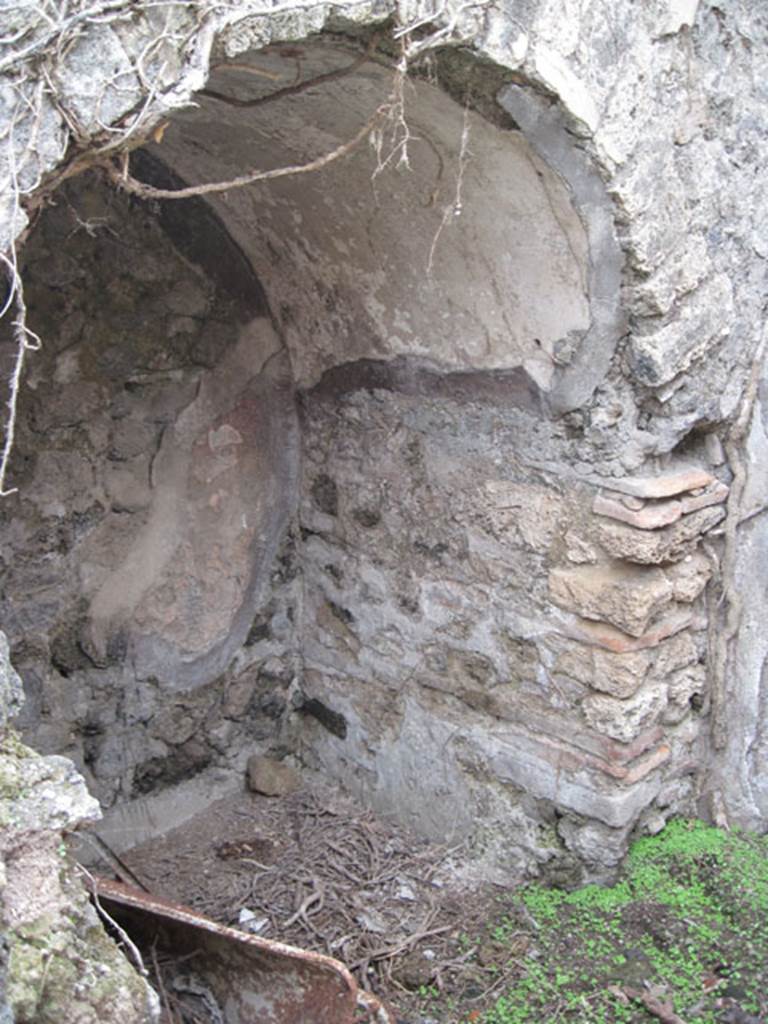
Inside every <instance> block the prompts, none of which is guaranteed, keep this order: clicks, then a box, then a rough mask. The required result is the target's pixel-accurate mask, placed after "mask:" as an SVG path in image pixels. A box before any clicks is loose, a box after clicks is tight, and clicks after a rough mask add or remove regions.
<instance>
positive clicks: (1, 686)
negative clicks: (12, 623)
mask: <svg viewBox="0 0 768 1024" xmlns="http://www.w3.org/2000/svg"><path fill="white" fill-rule="evenodd" d="M23 703H24V690H23V688H22V685H21V679H20V678H19V675H18V673H17V672H16V670H15V669H14V667H13V665H12V664H11V659H10V654H9V649H8V640H7V638H6V635H5V633H3V632H2V630H0V734H1V733H2V732H3V730H4V729H5V727H6V726H7V724H8V721H9V719H11V718H14V717H15V716H16V715H17V714H18V713H19V711H21V708H22V705H23Z"/></svg>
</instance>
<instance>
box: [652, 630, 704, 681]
mask: <svg viewBox="0 0 768 1024" xmlns="http://www.w3.org/2000/svg"><path fill="white" fill-rule="evenodd" d="M698 658H699V652H698V650H697V648H696V643H695V641H694V639H693V636H692V635H691V634H690V633H689V632H687V631H683V632H682V633H678V634H677V635H676V636H673V637H671V638H670V639H669V640H665V641H664V643H663V644H660V645H659V647H658V648H657V650H656V652H655V660H654V663H653V668H652V670H651V676H652V678H653V679H654V680H664V679H666V678H667V677H668V676H669V675H671V673H672V672H676V671H677V670H678V669H681V668H685V666H686V665H691V664H693V663H694V662H695V661H698Z"/></svg>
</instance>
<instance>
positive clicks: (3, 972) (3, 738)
mask: <svg viewBox="0 0 768 1024" xmlns="http://www.w3.org/2000/svg"><path fill="white" fill-rule="evenodd" d="M22 696H23V695H22V692H21V684H20V681H19V678H18V676H17V675H16V673H15V671H14V670H13V668H12V666H11V664H10V661H9V659H8V643H7V641H6V638H5V636H4V635H3V633H1V632H0V1020H2V1021H3V1022H4V1024H33V1022H34V1024H60V1022H61V1021H72V1022H75V1021H77V1022H78V1024H97V1022H100V1021H105V1020H121V1021H126V1022H127V1024H150V1022H151V1021H154V1020H156V1019H157V1015H158V1009H159V1007H158V1004H157V999H156V996H155V995H154V993H153V992H152V991H151V990H150V989H149V987H148V986H147V984H146V983H145V981H144V980H143V979H142V978H141V977H140V976H139V975H138V974H137V973H136V972H135V971H134V970H133V968H132V967H131V966H130V965H129V963H128V961H127V960H126V959H125V958H124V957H123V955H122V953H121V951H120V950H119V949H118V947H117V946H116V945H115V943H114V942H113V941H112V940H111V939H110V938H109V937H108V936H107V934H106V933H105V931H104V928H103V926H102V924H101V922H100V920H99V918H98V916H97V914H96V911H95V910H94V909H93V907H92V906H91V905H90V903H89V902H88V898H87V896H86V893H85V891H84V889H83V886H82V884H81V882H80V880H79V879H78V878H77V876H76V874H75V869H74V867H73V865H72V863H71V861H70V860H69V858H68V855H67V853H66V851H65V849H64V845H63V835H64V833H65V832H69V831H71V830H72V829H74V828H76V827H77V826H78V825H79V824H82V823H84V822H93V821H94V820H95V819H97V818H98V817H99V808H98V804H97V803H96V801H95V800H94V799H93V797H91V796H90V795H89V794H88V792H87V790H86V788H85V783H84V781H83V779H82V778H81V777H80V776H79V775H78V774H77V772H76V771H75V769H74V766H73V764H72V763H71V762H70V761H68V760H67V759H66V758H63V757H56V756H54V757H40V756H39V755H37V754H35V753H34V751H32V750H30V749H29V748H28V747H25V746H24V745H23V744H22V743H21V742H20V740H19V739H18V736H17V735H16V733H15V732H14V730H13V728H12V727H11V726H10V724H9V719H10V718H11V717H13V716H15V714H16V713H17V711H18V709H19V706H20V704H21V702H22Z"/></svg>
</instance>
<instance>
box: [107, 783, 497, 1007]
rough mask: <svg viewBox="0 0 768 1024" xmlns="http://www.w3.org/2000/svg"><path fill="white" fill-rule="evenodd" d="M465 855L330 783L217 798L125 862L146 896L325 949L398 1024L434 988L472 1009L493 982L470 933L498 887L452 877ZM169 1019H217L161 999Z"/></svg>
mask: <svg viewBox="0 0 768 1024" xmlns="http://www.w3.org/2000/svg"><path fill="white" fill-rule="evenodd" d="M460 853H461V850H460V848H458V847H453V848H446V847H438V846H435V845H430V844H428V843H426V842H424V841H423V840H420V839H417V838H415V837H414V836H412V835H409V834H408V833H406V832H405V831H403V830H402V829H400V828H398V827H396V826H393V825H392V824H390V823H386V822H384V821H382V820H381V819H379V818H377V817H375V816H374V815H373V814H371V813H369V812H366V811H363V810H361V809H360V807H359V806H357V805H356V804H355V803H354V801H352V800H351V799H350V798H347V797H344V796H340V795H339V794H338V793H336V792H334V791H331V790H327V791H313V792H306V791H304V792H299V793H294V794H291V795H289V796H285V797H279V798H270V797H263V796H258V795H255V794H252V793H248V792H243V793H241V794H238V795H236V796H232V797H228V798H226V799H223V800H219V801H218V802H216V803H215V804H213V805H211V806H210V807H209V808H208V809H207V810H206V811H205V812H204V813H202V814H200V815H197V816H196V817H195V818H194V819H192V820H191V821H189V822H188V823H186V824H185V825H183V826H182V827H180V828H177V829H175V830H173V831H172V832H169V833H167V834H166V835H165V836H163V837H160V838H157V839H153V840H151V841H149V842H146V843H144V844H142V845H141V846H138V847H135V848H134V849H132V850H131V851H129V852H128V853H126V854H124V855H123V858H122V859H123V861H124V862H125V864H126V865H127V866H128V867H129V868H130V870H131V871H132V872H133V873H134V874H135V875H136V877H137V878H138V879H139V880H140V881H141V883H142V884H143V885H144V886H145V887H146V888H147V889H148V890H149V891H150V892H151V893H152V894H153V895H157V896H162V897H164V898H166V899H170V900H172V901H174V902H178V903H181V904H184V905H186V906H189V907H191V908H193V909H194V910H196V911H198V912H199V913H201V914H204V915H206V916H208V917H210V918H212V919H213V920H215V921H219V922H221V923H223V924H228V925H231V926H234V927H239V928H242V929H243V930H250V931H253V932H254V933H256V934H258V935H261V936H263V937H265V938H270V939H277V940H279V941H281V942H286V943H290V944H292V945H296V946H300V947H302V948H304V949H309V950H315V951H318V952H322V953H327V954H329V955H330V956H333V957H335V958H337V959H339V960H341V961H343V962H344V963H345V964H346V965H347V966H348V967H349V968H350V969H351V970H352V972H353V973H354V974H355V976H356V978H357V980H358V983H359V984H361V985H362V986H363V987H365V988H366V989H368V990H370V991H373V992H376V993H377V994H378V995H380V996H382V997H384V999H385V1000H387V1002H388V1003H389V1004H390V1005H391V1006H393V1007H394V1008H395V1010H396V1013H397V1014H398V1017H399V1018H401V1019H402V1020H403V1021H406V1022H407V1024H430V1022H431V1020H432V1018H431V1017H430V1016H429V1014H428V1013H426V1014H425V1013H424V1012H423V1011H424V1009H425V1007H427V1006H428V1004H429V1002H430V1001H431V1000H432V999H433V997H434V995H435V994H436V993H440V994H445V995H446V996H447V997H448V998H449V999H450V1000H451V1002H452V1003H454V1005H456V1007H457V1009H458V1005H459V1003H460V1004H461V1007H462V1011H466V1012H467V1013H471V1012H472V1010H473V1008H475V1009H477V1008H479V1007H484V1006H485V1005H487V1004H488V1001H489V999H490V997H491V996H492V994H493V991H495V990H496V989H497V987H498V983H499V980H500V979H499V971H498V968H497V967H496V966H495V965H491V963H490V959H489V963H488V968H487V969H486V968H485V967H484V966H483V964H482V957H480V959H479V960H478V956H477V954H478V946H477V944H476V943H475V944H468V943H467V941H466V936H468V935H476V934H478V933H480V932H481V931H482V930H483V929H484V927H485V924H486V922H487V921H488V920H489V919H491V918H492V917H493V916H497V915H498V911H495V912H494V900H495V898H496V895H497V894H498V892H499V890H498V889H495V888H494V887H489V888H488V889H487V890H486V891H480V890H478V889H476V888H475V889H468V888H466V887H465V886H462V885H461V884H460V883H458V882H457V881H456V874H455V871H453V870H452V866H453V863H454V858H456V857H457V856H459V855H460ZM163 969H164V970H166V971H167V970H172V969H173V965H164V967H163ZM167 980H168V979H166V982H167ZM164 987H165V988H166V989H168V990H172V986H171V985H168V984H167V983H166V985H165V986H164ZM174 1014H175V1015H174ZM166 1016H167V1019H168V1020H169V1021H172V1022H173V1024H176V1022H177V1021H178V1022H179V1024H181V1022H182V1021H183V1022H184V1024H186V1022H189V1024H198V1022H200V1024H202V1022H205V1024H208V1021H213V1020H215V1019H216V1018H215V1015H212V1014H206V1011H205V1008H204V1007H202V1006H201V1005H198V1006H197V1007H196V1008H194V1009H190V1008H189V1007H187V1008H184V1007H181V1006H180V1005H179V1006H176V1007H175V1008H167V1012H166Z"/></svg>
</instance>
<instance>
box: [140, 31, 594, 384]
mask: <svg viewBox="0 0 768 1024" xmlns="http://www.w3.org/2000/svg"><path fill="white" fill-rule="evenodd" d="M296 54H299V55H300V56H299V58H298V61H299V63H300V66H301V74H302V76H303V78H305V79H306V78H310V77H315V76H317V75H325V74H327V73H328V72H332V71H336V70H338V69H341V68H345V67H347V66H348V65H350V64H351V63H352V62H353V61H354V60H355V59H356V57H357V56H358V52H356V51H354V50H352V49H351V47H350V45H349V44H347V43H343V42H339V41H330V42H329V41H324V42H313V43H310V44H306V45H303V46H301V47H300V48H299V49H297V48H295V47H291V48H289V49H285V50H283V51H281V49H280V47H272V48H269V49H268V50H267V51H262V52H255V53H250V54H246V55H244V56H242V57H240V58H239V59H238V61H237V64H235V65H233V66H232V67H226V66H222V67H220V68H219V69H217V70H216V71H215V72H214V75H213V76H212V78H211V81H210V82H209V86H208V89H209V90H211V91H214V92H217V93H219V94H222V95H225V96H227V97H233V98H235V99H236V100H238V101H250V100H258V99H259V98H260V97H263V96H265V95H266V94H268V93H270V92H274V90H275V89H280V88H282V87H283V86H284V85H290V84H291V82H292V81H293V79H294V76H295V75H296V69H297V57H296ZM248 68H252V69H254V70H255V71H256V72H257V73H253V72H251V73H249V71H248V70H247V69H248ZM391 88H392V71H391V69H390V68H388V67H386V66H383V65H382V64H380V63H375V62H374V61H373V60H368V61H366V62H364V63H363V64H362V65H361V66H360V67H359V68H357V69H356V70H355V71H354V72H352V73H350V74H348V75H345V76H342V77H339V78H335V79H332V80H330V81H326V82H324V83H321V84H318V85H316V86H313V87H312V88H310V89H307V90H304V91H302V92H299V93H295V94H290V95H287V96H285V97H283V98H282V99H278V100H273V101H270V102H267V103H259V104H257V105H255V106H251V107H239V106H232V105H230V104H227V103H225V102H222V101H221V100H219V99H216V98H213V97H211V96H208V95H200V96H198V97H197V101H198V105H197V106H196V107H194V108H191V109H189V110H187V111H184V112H183V113H182V114H180V115H179V116H178V117H177V118H175V119H174V121H173V122H172V123H171V125H170V126H169V128H168V129H167V131H166V133H165V135H164V137H163V141H162V144H161V145H159V146H153V147H151V149H152V151H153V152H154V153H155V154H156V155H157V156H158V157H160V158H161V159H162V161H163V162H165V163H166V164H167V165H168V166H170V167H171V168H172V169H173V170H174V171H175V172H176V173H177V174H178V175H179V176H181V177H182V178H183V179H184V180H185V181H187V182H190V183H196V182H202V181H213V180H218V179H225V180H226V179H228V178H233V177H235V176H237V175H238V174H242V173H244V172H245V171H246V170H247V169H249V168H252V167H255V166H257V167H259V168H265V169H266V168H272V167H279V166H281V165H284V164H297V163H302V162H305V161H307V160H310V159H313V158H315V157H317V156H319V155H321V154H323V153H326V152H328V151H330V150H332V149H334V148H335V147H337V146H338V145H340V144H342V143H344V142H346V141H347V140H349V139H350V138H352V137H353V136H354V135H355V133H356V132H357V131H358V130H359V128H360V126H361V125H362V124H363V123H364V122H365V121H366V120H367V119H368V118H369V117H370V115H371V113H372V111H374V110H375V109H376V107H377V106H378V105H379V104H380V103H382V102H383V101H384V100H385V99H386V98H387V96H388V95H389V93H390V91H391ZM405 97H406V111H407V121H408V125H409V128H410V131H411V132H412V133H413V136H414V137H413V139H412V140H411V142H410V143H409V146H408V157H409V163H410V166H409V167H404V166H398V165H397V159H395V160H393V161H392V162H391V164H390V165H389V166H388V167H387V168H386V169H385V170H384V171H383V172H382V173H380V174H378V175H377V174H376V173H375V171H376V166H377V159H376V154H375V152H374V150H373V147H372V146H369V145H363V146H360V147H359V148H358V149H357V151H356V152H354V153H353V154H352V155H351V156H349V157H346V158H344V159H342V160H339V161H336V162H334V163H333V164H331V165H329V166H328V167H327V168H325V169H323V170H322V171H319V172H313V173H311V174H306V175H301V176H297V177H289V178H284V179H280V180H277V181H273V182H269V183H263V184H257V185H255V186H251V187H248V188H246V189H239V190H233V191H232V192H229V193H225V194H223V195H221V196H214V197H212V202H213V204H214V205H215V207H216V209H217V211H218V213H219V214H220V215H221V217H222V219H223V220H224V222H225V223H226V225H227V227H228V228H229V230H230V231H231V233H232V235H233V236H234V238H235V239H236V240H237V241H238V243H239V244H240V245H241V246H242V248H243V250H244V252H245V253H246V255H247V256H248V257H249V259H250V260H251V261H252V263H253V265H254V268H255V270H256V272H257V274H258V276H259V277H260V279H261V280H262V282H263V284H264V286H265V288H266V291H267V295H268V297H269V300H270V302H271V305H272V310H273V313H274V315H275V317H276V319H277V322H278V324H279V327H280V329H281V332H282V333H283V335H284V337H285V340H286V342H287V345H288V348H289V350H290V355H291V360H292V364H293V372H294V376H295V379H296V383H297V385H298V386H299V387H304V388H306V387H310V386H312V385H313V384H315V383H317V382H318V381H319V380H320V378H321V377H322V375H323V373H324V372H325V371H326V370H328V369H329V368H330V367H332V366H334V365H338V364H340V363H349V362H354V361H355V360H360V359H375V360H389V359H393V358H395V357H398V356H404V355H407V356H411V357H415V358H416V359H417V360H419V361H422V362H425V363H427V364H433V365H434V367H435V368H438V369H445V370H470V369H472V370H491V369H512V368H515V367H524V368H525V369H526V370H527V372H528V374H529V375H530V376H531V377H532V378H533V380H534V381H535V382H536V383H537V384H538V385H539V387H541V388H543V389H544V390H546V389H547V387H548V385H549V384H550V382H551V380H552V376H553V372H554V369H555V366H556V363H555V361H554V360H553V356H554V357H555V358H557V354H558V342H560V341H563V342H565V343H566V345H569V346H570V347H572V345H573V340H574V338H579V337H581V336H583V334H584V333H585V332H586V330H587V328H588V327H589V307H588V298H587V292H588V284H587V278H588V252H587V240H586V236H585V232H584V229H583V226H582V224H581V221H580V219H579V217H578V216H577V214H576V212H575V211H574V209H573V207H572V205H571V203H570V200H569V194H568V190H567V188H566V186H565V185H564V184H563V182H562V181H561V179H560V178H559V177H558V176H557V175H556V174H554V173H553V172H552V171H551V170H550V169H549V168H548V167H547V166H546V165H545V164H544V163H543V161H542V160H540V159H539V157H538V156H537V155H536V154H535V152H534V151H533V149H532V148H531V147H530V146H529V144H528V143H527V142H526V140H525V139H524V138H523V136H522V135H521V134H520V133H519V132H516V131H502V130H500V129H499V128H497V127H495V126H494V125H492V124H490V123H489V122H488V121H486V120H485V119H484V118H482V117H481V116H480V115H477V114H475V113H473V112H472V111H467V112H466V114H465V111H464V109H463V108H462V107H461V106H460V105H459V104H457V103H456V102H455V101H454V100H452V99H451V98H450V97H449V96H448V95H447V94H446V93H444V92H443V91H441V90H440V89H438V88H437V87H435V86H433V85H430V84H428V83H427V82H424V81H416V80H409V81H408V82H407V84H406V89H405ZM465 117H466V128H467V129H468V132H469V135H468V147H467V153H466V161H465V165H464V174H463V180H462V182H461V210H460V213H458V214H457V213H456V212H455V211H454V202H455V199H456V194H457V175H458V173H459V166H460V160H459V154H460V149H461V140H462V133H463V131H464V128H465ZM387 147H388V144H387V141H386V140H385V141H384V146H383V153H384V155H386V154H387V153H388V152H389V150H388V148H387ZM441 224H444V226H443V229H442V231H441V230H440V229H441ZM438 232H440V236H439V238H438V239H437V242H436V243H435V238H436V236H437V234H438ZM433 246H434V253H433V266H432V270H431V272H430V271H429V270H428V265H429V260H430V252H431V251H432V249H433Z"/></svg>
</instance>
